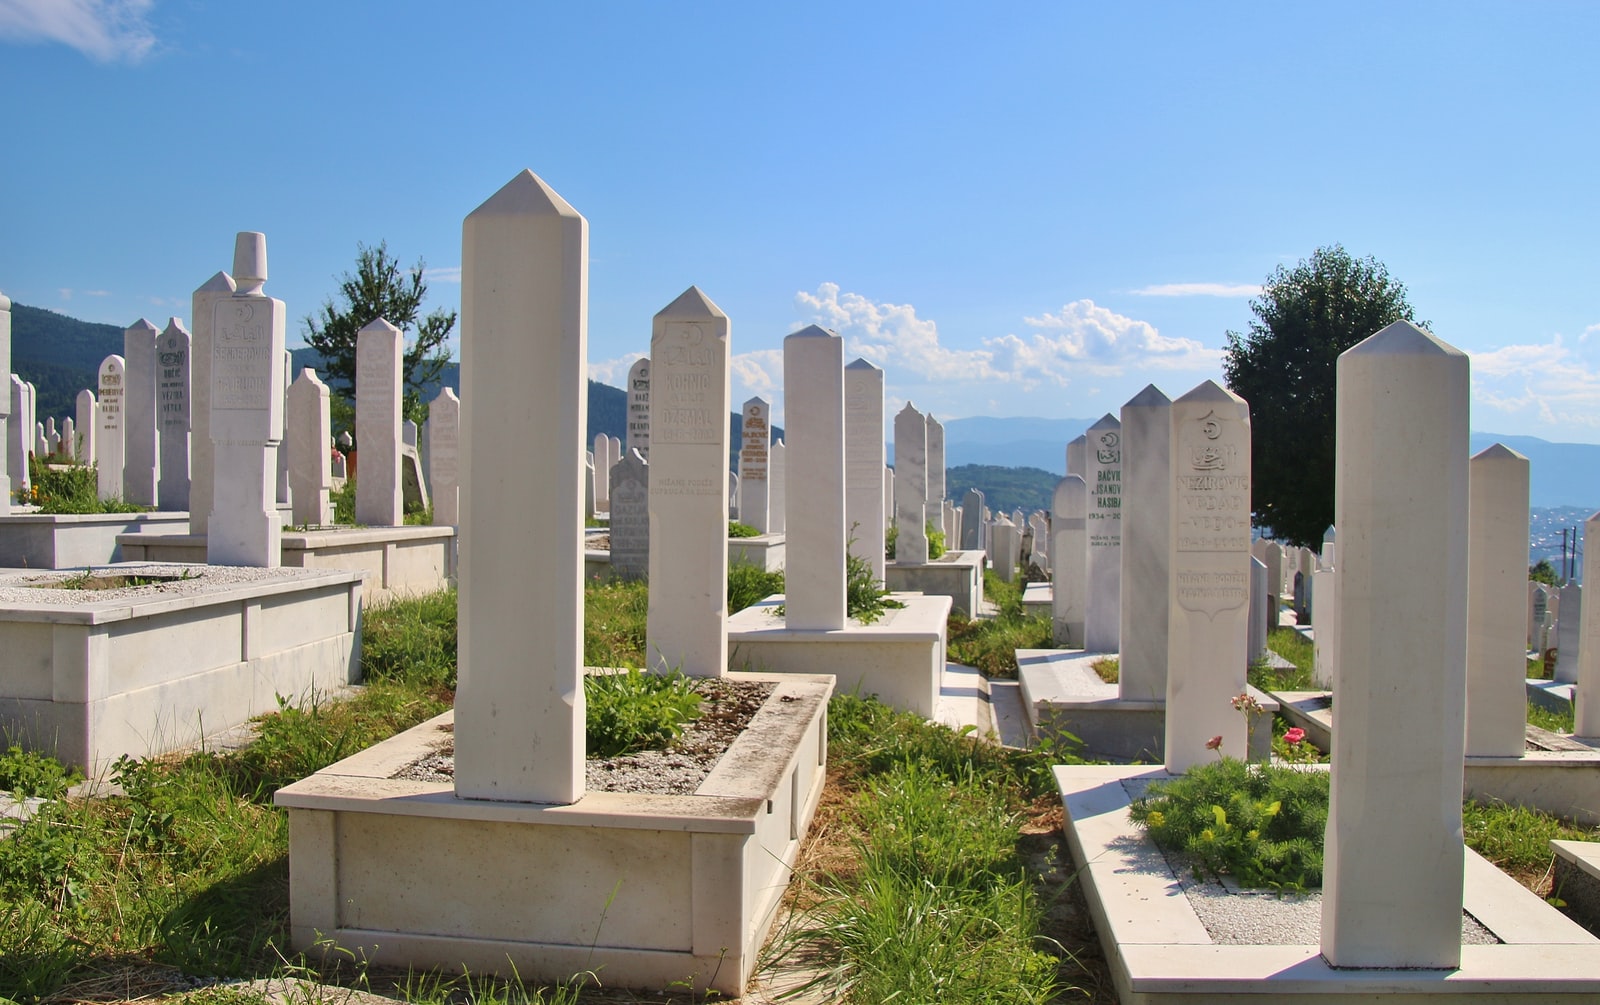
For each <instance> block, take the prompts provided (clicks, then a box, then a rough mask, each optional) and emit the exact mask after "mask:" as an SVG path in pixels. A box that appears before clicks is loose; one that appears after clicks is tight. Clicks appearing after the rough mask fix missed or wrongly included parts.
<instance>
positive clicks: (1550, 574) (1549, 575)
mask: <svg viewBox="0 0 1600 1005" xmlns="http://www.w3.org/2000/svg"><path fill="white" fill-rule="evenodd" d="M1528 579H1529V580H1531V581H1533V582H1535V583H1543V584H1545V585H1546V586H1563V585H1565V583H1566V580H1564V579H1562V578H1561V573H1559V572H1557V571H1556V567H1555V566H1553V565H1551V564H1550V560H1549V559H1548V558H1541V559H1539V561H1537V562H1535V563H1533V564H1532V565H1530V566H1528Z"/></svg>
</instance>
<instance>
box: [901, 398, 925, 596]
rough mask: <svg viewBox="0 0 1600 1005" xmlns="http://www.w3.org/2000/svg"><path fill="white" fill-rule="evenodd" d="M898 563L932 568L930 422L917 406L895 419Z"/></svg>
mask: <svg viewBox="0 0 1600 1005" xmlns="http://www.w3.org/2000/svg"><path fill="white" fill-rule="evenodd" d="M894 527H895V534H894V561H895V564H896V565H926V564H928V418H927V416H925V415H923V414H922V413H921V412H919V411H917V408H916V406H915V405H913V404H911V402H909V401H908V402H906V407H904V408H902V409H901V410H900V414H898V415H896V416H895V417H894Z"/></svg>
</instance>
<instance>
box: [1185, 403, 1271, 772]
mask: <svg viewBox="0 0 1600 1005" xmlns="http://www.w3.org/2000/svg"><path fill="white" fill-rule="evenodd" d="M1171 416H1172V433H1171V437H1172V438H1171V446H1172V464H1171V467H1170V468H1169V469H1168V470H1169V472H1170V473H1169V475H1168V477H1169V478H1170V479H1171V481H1172V505H1171V516H1170V520H1171V531H1170V538H1169V547H1170V549H1171V551H1170V555H1171V557H1170V562H1171V567H1170V568H1171V571H1170V576H1169V579H1168V583H1169V587H1168V601H1167V609H1168V620H1169V626H1168V634H1167V680H1166V702H1167V714H1166V741H1165V742H1166V764H1167V770H1168V771H1171V772H1174V773H1181V772H1184V771H1187V770H1189V769H1190V768H1191V767H1194V766H1195V765H1196V764H1200V763H1201V762H1202V761H1206V760H1210V759H1214V758H1215V757H1216V755H1215V754H1213V753H1212V752H1211V751H1209V750H1207V749H1206V742H1207V741H1208V740H1210V739H1211V738H1212V737H1214V736H1220V737H1222V750H1223V751H1224V752H1225V753H1230V754H1232V755H1233V756H1235V757H1239V758H1243V757H1245V756H1246V749H1247V748H1246V744H1247V740H1248V734H1247V730H1246V726H1247V723H1246V720H1245V717H1244V715H1243V714H1241V713H1240V712H1238V711H1235V710H1234V708H1233V707H1232V705H1231V703H1230V701H1229V699H1230V698H1232V697H1233V696H1234V695H1236V694H1239V693H1240V692H1242V691H1243V690H1244V689H1245V672H1246V670H1247V669H1248V667H1249V659H1248V657H1247V656H1246V650H1247V648H1248V646H1249V639H1248V635H1249V616H1250V573H1251V561H1252V558H1251V555H1250V413H1249V410H1248V406H1247V405H1246V404H1245V402H1244V399H1242V398H1240V397H1239V396H1238V395H1236V394H1234V393H1232V392H1231V391H1229V390H1228V389H1227V388H1225V387H1222V386H1221V385H1219V384H1217V383H1216V382H1215V381H1210V380H1208V381H1206V382H1205V383H1204V384H1201V385H1200V386H1199V387H1196V388H1195V389H1194V390H1192V391H1190V392H1189V393H1188V394H1186V395H1184V396H1183V397H1181V398H1179V399H1178V400H1177V401H1174V402H1173V403H1172V408H1171Z"/></svg>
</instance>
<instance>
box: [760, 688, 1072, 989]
mask: <svg viewBox="0 0 1600 1005" xmlns="http://www.w3.org/2000/svg"><path fill="white" fill-rule="evenodd" d="M828 721H829V725H828V742H829V764H830V767H831V768H832V770H833V773H834V775H835V781H834V782H833V783H830V784H837V785H839V786H840V787H841V788H842V789H843V790H844V792H845V793H847V794H848V798H846V799H844V800H842V801H840V802H838V803H834V804H831V806H830V808H829V810H828V811H827V812H828V813H829V814H830V819H828V820H826V821H823V822H820V823H817V824H814V825H813V827H814V829H819V830H827V831H828V832H829V833H833V834H836V835H840V837H839V838H837V839H836V843H839V844H846V845H847V847H848V848H849V851H850V853H849V855H848V856H847V857H839V858H837V859H835V860H833V862H834V864H833V867H832V868H828V869H824V870H821V871H817V872H813V873H810V874H807V875H803V876H801V877H800V878H799V879H797V881H796V886H795V890H796V893H795V897H796V900H797V901H798V902H799V904H800V905H801V906H802V909H801V910H800V911H799V912H798V914H797V915H796V921H795V923H794V925H793V926H792V927H791V928H790V929H788V930H787V931H785V932H784V933H782V935H781V936H780V937H779V939H778V942H777V947H778V954H779V956H780V958H781V957H782V956H785V955H789V954H793V955H795V956H797V957H798V958H800V959H802V960H804V961H805V963H806V965H807V966H809V967H811V968H813V969H815V970H818V971H819V975H818V976H817V978H816V979H815V980H814V981H813V982H812V983H811V984H810V985H808V987H807V989H806V990H817V991H825V992H828V993H829V994H830V1000H842V1001H847V1002H874V1003H876V1002H882V1001H901V1000H904V1001H939V1002H990V1001H1007V1002H1045V1001H1050V1000H1052V997H1053V996H1054V995H1055V994H1056V993H1057V992H1058V991H1061V990H1065V989H1063V988H1061V987H1060V986H1059V985H1058V983H1057V982H1058V980H1059V974H1060V972H1061V970H1062V967H1063V961H1062V960H1061V959H1059V958H1058V957H1057V956H1056V955H1054V954H1053V953H1052V951H1051V950H1052V949H1054V950H1056V951H1057V952H1059V951H1060V950H1059V947H1056V946H1054V944H1053V943H1050V942H1049V941H1048V940H1046V939H1045V938H1043V937H1042V935H1041V929H1042V927H1043V913H1044V905H1042V904H1041V903H1040V898H1039V896H1038V893H1037V891H1036V888H1035V882H1034V877H1033V876H1032V875H1031V874H1030V873H1029V872H1028V870H1027V869H1026V868H1025V867H1024V866H1023V865H1022V862H1021V857H1020V855H1019V848H1020V843H1021V840H1022V839H1021V837H1020V835H1019V824H1020V822H1021V819H1022V814H1023V813H1025V812H1026V811H1028V810H1029V809H1030V808H1032V807H1033V806H1035V805H1036V803H1035V797H1036V796H1037V795H1038V794H1040V793H1043V792H1045V791H1047V790H1050V789H1053V785H1052V783H1050V782H1049V781H1048V775H1047V774H1045V775H1039V774H1037V773H1036V772H1035V770H1034V767H1033V765H1032V763H1031V756H1030V755H1029V754H1028V753H1027V752H1020V751H1009V750H1006V749H1003V748H1000V747H997V746H995V745H993V744H987V743H983V742H981V741H979V740H978V739H977V738H976V737H973V736H971V735H969V733H966V732H963V733H956V732H952V731H951V730H949V729H946V728H944V727H941V726H936V725H932V724H929V723H927V722H925V721H923V720H922V719H921V718H919V717H918V716H915V715H911V714H908V713H904V712H897V711H894V710H893V709H890V708H889V707H887V706H885V705H883V704H882V703H881V702H878V701H876V700H874V699H864V698H860V697H857V696H854V695H835V696H834V698H833V700H832V702H831V703H830V705H829V713H828Z"/></svg>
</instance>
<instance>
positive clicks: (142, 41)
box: [0, 0, 156, 63]
mask: <svg viewBox="0 0 1600 1005" xmlns="http://www.w3.org/2000/svg"><path fill="white" fill-rule="evenodd" d="M152 6H154V0H0V38H6V39H10V40H12V41H16V42H60V43H61V44H63V45H67V46H71V47H72V48H74V49H77V50H78V51H79V52H81V53H83V54H84V55H86V56H88V57H89V58H90V59H93V60H95V61H96V62H100V63H115V62H119V61H120V62H128V63H137V62H139V61H140V60H141V59H143V58H144V57H145V56H147V55H149V53H150V50H151V49H152V48H154V47H155V44H156V37H155V33H154V32H152V31H151V30H150V25H149V24H148V23H147V22H146V20H145V19H146V15H148V14H149V12H150V8H151V7H152Z"/></svg>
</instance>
